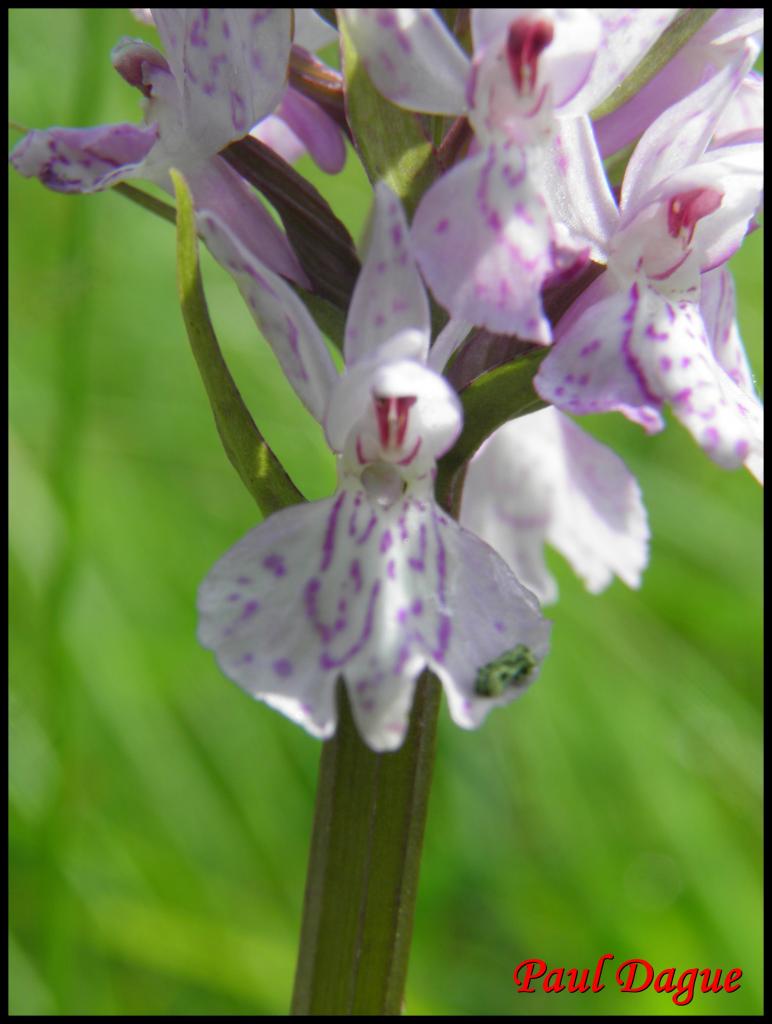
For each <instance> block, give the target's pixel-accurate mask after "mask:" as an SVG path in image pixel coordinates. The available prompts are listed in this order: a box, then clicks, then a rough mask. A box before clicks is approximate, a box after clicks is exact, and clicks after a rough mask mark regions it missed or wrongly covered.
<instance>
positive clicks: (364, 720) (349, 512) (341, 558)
mask: <svg viewBox="0 0 772 1024" xmlns="http://www.w3.org/2000/svg"><path fill="white" fill-rule="evenodd" d="M199 227H200V230H201V232H202V234H203V236H204V238H205V239H206V240H207V244H208V246H209V248H210V250H211V251H212V252H213V253H214V255H215V257H216V258H217V259H218V260H219V262H220V263H222V264H223V265H224V266H225V267H226V268H227V269H228V270H229V271H230V272H231V273H232V274H233V276H234V277H235V279H236V281H237V283H238V285H239V288H240V289H241V292H242V294H243V295H244V298H245V299H246V301H247V303H248V304H249V306H250V308H251V310H252V312H253V314H254V316H255V318H256V320H257V322H258V325H259V326H260V328H261V330H262V332H263V334H264V335H265V337H266V338H267V339H268V340H269V342H270V343H271V345H272V346H273V349H274V351H275V353H276V355H277V357H278V358H279V360H280V362H281V364H282V366H283V368H284V370H285V372H286V373H287V375H288V377H289V379H290V381H291V383H292V384H293V386H294V387H295V389H296V391H297V393H298V395H299V396H300V398H301V399H302V400H303V401H304V402H305V404H306V405H307V407H308V408H309V410H310V411H311V412H312V413H313V414H314V415H315V416H316V417H317V419H319V420H320V421H321V422H323V423H324V427H325V431H326V434H327V439H328V441H329V444H330V447H331V448H332V449H333V451H335V452H336V453H338V456H339V458H338V466H339V486H338V490H337V492H336V493H335V494H334V495H333V496H332V497H330V498H327V499H326V500H324V501H317V502H313V503H311V504H306V505H298V506H295V507H292V508H288V509H285V510H283V511H280V512H277V513H275V514H274V515H272V516H270V517H269V518H268V519H266V520H265V522H263V523H261V524H260V525H259V526H258V527H256V528H255V529H254V530H253V531H252V532H251V533H249V534H248V535H247V536H246V537H245V538H244V539H243V540H242V541H240V542H239V543H238V544H237V545H236V546H235V547H234V548H233V549H232V550H231V551H229V552H228V553H227V554H226V555H225V556H224V557H223V558H222V559H221V560H220V561H219V562H218V563H217V564H216V565H215V567H214V568H213V569H212V571H211V572H210V573H209V575H208V576H207V578H206V579H205V581H204V582H203V584H202V585H201V588H200V591H199V602H198V608H199V634H198V635H199V639H200V641H201V643H202V644H204V646H206V647H209V648H211V649H213V650H214V651H215V653H216V655H217V659H218V662H219V664H220V666H221V668H222V669H223V671H224V672H225V674H226V675H228V676H229V677H230V678H232V679H234V680H235V681H236V682H237V683H238V684H239V685H240V686H242V687H243V688H244V689H245V690H247V691H248V692H249V693H251V694H252V695H253V696H255V697H258V698H259V699H261V700H264V701H265V702H266V703H268V704H270V705H271V706H273V707H275V708H277V709H278V710H280V711H282V712H283V713H284V714H286V715H288V716H289V717H290V718H292V719H293V720H294V721H296V722H298V723H300V724H301V725H302V726H304V728H306V729H307V730H308V731H309V732H311V733H312V734H313V735H315V736H319V737H328V736H330V735H331V734H332V733H333V732H334V730H335V724H336V707H335V685H336V681H337V679H338V677H339V676H342V677H343V679H344V680H345V683H346V686H347V688H348V693H349V697H350V700H351V705H352V708H353V713H354V717H355V720H356V722H357V725H358V728H359V730H360V732H361V734H362V736H363V737H364V739H365V740H366V742H367V743H368V744H369V745H370V746H371V747H372V748H373V749H374V750H392V749H395V748H396V747H398V746H399V745H400V744H401V743H402V740H403V738H404V736H405V732H406V729H407V722H408V716H409V712H410V707H411V704H412V699H413V692H414V688H415V683H416V680H417V678H418V676H419V675H420V673H421V672H422V671H423V670H424V669H425V668H427V667H428V668H431V669H432V670H433V671H434V672H435V673H436V674H437V676H438V677H439V678H440V680H441V681H442V683H443V686H444V688H445V692H446V694H447V697H448V703H449V707H450V713H451V715H452V717H453V719H454V720H455V721H456V722H457V723H458V724H459V725H461V726H464V727H466V728H472V727H474V726H477V725H479V724H480V722H481V721H482V719H483V718H484V717H485V715H486V714H487V712H488V711H489V710H490V708H491V707H495V706H499V705H502V704H505V703H508V702H509V701H511V700H512V699H514V698H515V697H516V696H518V695H519V693H521V692H522V690H523V689H524V688H525V687H526V686H527V684H528V683H530V682H532V681H533V679H534V678H535V677H536V675H537V674H538V663H539V662H540V661H541V660H542V658H543V657H544V655H545V654H546V652H547V648H548V639H549V623H547V622H546V621H545V620H544V619H543V618H542V616H541V614H540V611H539V605H538V602H537V600H536V598H535V597H534V596H533V595H532V594H531V593H530V591H528V590H526V589H525V588H524V587H523V586H522V585H521V584H520V583H519V582H518V580H517V579H516V578H515V576H514V575H513V573H512V572H511V570H510V569H509V568H508V567H507V565H506V564H505V563H504V562H503V561H502V559H501V558H500V557H499V556H498V555H497V554H496V553H495V552H494V551H493V550H492V549H491V548H490V547H488V546H487V544H484V543H483V542H482V541H481V540H480V539H479V538H478V537H476V536H475V535H474V534H472V533H470V532H469V531H467V530H465V529H463V528H462V527H460V526H459V525H458V523H456V522H455V521H454V520H453V519H451V518H450V517H449V516H448V515H447V514H446V513H445V512H444V511H443V510H442V509H441V508H440V507H439V506H438V505H437V503H436V501H435V499H434V476H435V464H436V460H437V458H438V457H439V456H440V455H442V453H443V452H445V451H446V450H447V449H448V448H449V447H450V446H451V445H452V444H453V442H454V441H455V439H456V437H457V436H458V433H459V431H460V429H461V419H462V417H461V409H460V405H459V402H458V398H457V396H456V394H455V392H454V391H453V389H452V388H451V387H450V386H449V385H448V384H447V382H446V381H445V380H444V378H442V377H441V376H440V375H439V374H437V373H435V372H434V371H433V370H431V369H429V368H428V367H427V365H426V360H427V355H428V350H429V340H430V328H429V324H430V320H429V308H428V303H427V298H426V293H425V291H424V288H423V285H422V283H421V280H420V278H419V276H418V273H417V270H416V267H415V263H414V260H413V255H412V251H411V248H410V236H409V232H408V227H407V223H406V221H405V217H404V214H403V212H402V208H401V206H400V204H399V202H398V200H397V199H396V197H395V196H394V195H393V194H392V193H391V192H390V191H389V190H388V188H387V187H386V186H385V185H380V186H378V187H377V189H376V198H375V208H374V214H373V222H372V224H371V228H370V231H369V235H368V245H367V250H366V253H365V259H364V263H363V267H362V271H361V274H360V276H359V279H358V281H357V285H356V288H355V291H354V295H353V298H352V303H351V308H350V311H349V316H348V320H347V324H346V333H345V344H344V351H345V357H346V370H345V372H344V373H343V375H338V373H337V372H336V370H335V368H334V365H333V362H332V359H331V358H330V355H329V353H328V351H327V348H326V346H325V343H324V340H323V338H322V336H321V334H320V333H319V331H318V329H317V327H316V325H315V324H314V322H313V320H312V319H311V317H310V316H309V314H308V312H307V310H306V309H305V307H304V306H303V304H302V303H301V302H300V301H299V300H298V299H297V297H296V296H295V295H294V293H293V292H292V290H291V289H290V288H288V286H287V285H285V284H284V282H282V281H281V280H280V279H279V278H278V277H277V276H276V275H274V274H272V273H271V272H270V271H268V270H266V269H265V268H264V267H262V266H261V265H260V264H259V263H258V262H257V261H256V260H255V259H254V257H253V256H251V255H250V254H249V253H248V252H247V251H246V250H245V249H244V247H243V246H241V245H240V243H239V242H238V240H237V239H236V238H235V237H234V236H233V234H232V233H231V232H230V231H229V230H228V228H227V227H226V226H225V225H224V224H222V222H220V221H219V220H218V219H217V217H216V216H215V215H212V214H209V213H207V212H204V213H201V214H200V215H199ZM234 595H236V597H235V598H234ZM523 648H527V651H528V654H527V655H525V654H524V653H523ZM515 649H517V650H518V657H519V660H518V665H520V664H521V663H522V664H525V665H527V670H519V671H518V672H517V673H514V672H513V673H512V685H511V686H509V687H504V688H503V692H502V691H500V690H499V691H497V692H495V693H494V692H488V691H486V689H485V686H484V685H481V682H480V680H481V679H482V681H483V684H484V683H485V680H486V679H487V676H486V674H485V671H484V670H485V667H486V666H489V665H490V663H492V662H494V661H497V660H498V659H500V658H501V657H502V656H504V655H507V653H508V652H512V651H513V650H515ZM481 670H483V671H482V672H481ZM497 678H498V677H497Z"/></svg>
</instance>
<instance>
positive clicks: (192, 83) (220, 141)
mask: <svg viewBox="0 0 772 1024" xmlns="http://www.w3.org/2000/svg"><path fill="white" fill-rule="evenodd" d="M154 17H155V21H156V24H157V26H158V32H159V34H160V36H161V39H162V40H163V43H164V48H165V50H166V53H167V55H168V58H169V64H170V66H171V68H172V70H173V72H174V76H175V78H176V79H177V82H178V83H179V85H180V89H181V92H182V96H183V113H184V119H185V124H186V126H187V130H188V132H189V133H190V135H191V136H192V137H193V139H194V140H195V145H196V149H197V151H198V152H199V153H200V155H201V156H211V155H213V154H214V153H216V152H217V151H218V150H220V149H222V148H223V147H224V146H226V145H227V144H228V143H229V142H232V141H233V140H234V139H238V138H241V137H242V136H244V135H246V134H247V133H248V132H249V131H250V129H251V128H252V127H253V126H254V125H255V124H256V123H257V122H258V121H260V120H261V119H262V118H263V117H266V116H267V115H268V114H270V113H271V112H272V110H273V109H274V107H275V106H276V104H277V103H278V101H279V99H280V98H281V95H282V93H283V91H284V88H285V85H286V75H287V62H288V60H289V53H290V47H291V38H290V28H291V11H290V9H289V8H227V9H218V8H157V9H156V8H154Z"/></svg>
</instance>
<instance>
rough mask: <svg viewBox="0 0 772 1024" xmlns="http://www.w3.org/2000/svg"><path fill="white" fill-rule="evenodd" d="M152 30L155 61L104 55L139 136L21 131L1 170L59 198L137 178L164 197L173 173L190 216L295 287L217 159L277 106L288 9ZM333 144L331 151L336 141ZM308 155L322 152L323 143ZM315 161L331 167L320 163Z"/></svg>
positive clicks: (274, 235)
mask: <svg viewBox="0 0 772 1024" xmlns="http://www.w3.org/2000/svg"><path fill="white" fill-rule="evenodd" d="M152 19H153V22H154V23H155V25H156V27H157V29H158V32H159V35H160V37H161V40H162V42H163V45H164V50H165V54H166V55H164V54H163V53H161V52H159V51H158V50H157V49H155V47H153V46H150V44H149V43H145V42H143V41H142V40H137V39H129V38H124V39H122V40H121V41H120V42H119V43H118V44H117V45H116V46H115V48H114V49H113V51H112V61H113V65H114V67H115V69H116V71H118V72H119V73H120V74H121V75H122V76H123V77H124V78H125V79H126V81H127V82H129V84H130V85H133V86H136V88H138V89H139V90H140V91H141V92H142V94H143V97H144V98H143V101H142V102H143V108H144V124H143V125H141V126H137V125H133V124H112V125H100V126H98V127H95V128H49V129H47V130H44V131H32V132H29V133H28V134H27V135H26V136H25V137H24V138H23V139H22V140H21V142H19V143H18V145H17V146H16V147H15V148H14V150H13V152H12V153H11V158H10V159H11V163H12V164H13V166H14V167H15V168H16V170H17V171H19V172H20V173H21V174H23V175H25V176H26V177H37V178H39V179H40V181H41V182H42V183H43V184H44V185H47V186H48V187H49V188H51V189H54V190H56V191H59V192H97V191H101V190H102V189H106V188H109V187H111V186H112V185H115V184H117V183H118V182H120V181H125V180H127V179H131V178H141V179H144V180H147V181H152V182H154V183H155V184H156V185H158V186H160V187H161V188H163V189H165V190H166V191H167V192H169V193H172V192H173V189H172V186H171V181H170V178H169V170H170V169H171V168H172V167H176V168H177V169H178V170H180V171H182V172H183V174H184V175H185V178H186V180H187V182H188V184H189V186H190V189H191V192H192V194H193V198H194V202H195V204H196V207H197V209H208V210H211V211H213V212H215V213H216V214H217V216H218V217H219V218H220V219H221V220H222V221H223V222H224V223H226V224H227V225H228V226H229V227H230V229H231V230H232V231H233V232H235V234H236V235H237V237H238V238H239V239H240V240H241V241H242V243H243V244H244V245H246V246H248V247H249V248H250V250H251V251H252V252H254V253H255V255H257V256H258V258H259V259H260V260H261V261H262V262H263V263H265V264H266V265H267V266H269V267H270V268H271V269H272V270H274V271H275V272H276V273H279V274H283V275H284V276H285V277H287V278H289V279H291V280H293V281H296V282H298V283H299V284H303V285H307V284H308V281H307V278H306V276H305V273H304V272H303V270H302V269H301V267H300V264H299V263H298V260H297V257H296V256H295V254H294V252H293V250H292V248H291V246H290V244H289V242H288V240H287V238H286V236H285V235H284V234H283V232H282V231H281V230H280V229H279V228H278V227H277V226H276V224H275V222H274V221H273V218H272V217H271V215H270V214H269V212H268V211H267V209H266V208H265V207H264V206H263V203H262V202H261V201H260V199H259V197H258V196H257V195H256V194H255V192H254V191H253V190H252V189H251V188H249V186H247V184H246V183H245V182H244V181H243V180H242V179H241V178H240V177H239V175H238V174H237V173H236V172H235V171H234V170H233V169H232V168H231V167H229V166H228V164H227V163H226V162H225V160H223V159H222V158H221V157H219V156H218V155H217V154H218V152H219V151H220V150H221V149H223V148H224V147H225V146H227V145H228V144H229V143H231V142H233V141H235V140H236V139H239V138H242V137H243V136H245V135H247V134H248V133H249V132H250V130H251V129H252V128H253V127H254V126H255V124H257V123H258V122H260V121H261V120H263V119H264V118H266V117H267V116H268V115H270V114H271V113H272V112H273V111H274V110H275V109H276V108H277V105H278V104H279V102H280V101H281V100H282V97H283V96H285V92H286V80H287V63H288V60H289V56H290V48H291V45H292V37H291V32H292V11H291V9H289V8H228V9H217V8H210V9H203V8H202V9H193V8H155V9H153V11H152ZM306 103H308V101H306ZM292 104H294V106H295V107H298V105H299V104H301V105H302V101H297V102H295V100H294V99H293V100H292V101H291V102H290V105H292ZM303 109H304V113H303V115H302V116H304V117H305V121H306V122H308V121H309V116H310V115H309V112H308V110H307V109H305V107H304V108H303ZM318 113H319V117H320V118H325V119H326V116H325V115H323V114H322V113H321V111H319V112H318ZM298 116H301V115H300V114H299V115H298ZM308 127H309V130H308V131H307V132H306V138H308V139H310V138H311V137H312V136H313V132H312V131H311V127H310V125H309V126H308ZM335 132H336V134H337V135H338V136H339V135H340V132H339V131H338V129H337V128H335ZM324 138H325V139H326V138H327V136H326V135H325V136H324ZM338 144H339V145H340V146H341V147H342V146H343V143H342V140H340V139H339V140H338ZM320 147H321V148H322V149H325V147H326V149H327V150H329V145H328V144H327V143H325V144H324V145H322V143H320ZM344 154H345V150H344ZM327 159H328V164H329V165H330V166H332V165H334V163H335V159H334V156H333V155H331V153H330V155H328V158H327ZM341 166H342V163H341ZM336 169H340V168H339V167H337V168H336Z"/></svg>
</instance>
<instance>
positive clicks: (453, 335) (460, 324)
mask: <svg viewBox="0 0 772 1024" xmlns="http://www.w3.org/2000/svg"><path fill="white" fill-rule="evenodd" d="M471 329H472V325H471V324H470V323H468V321H466V320H455V319H453V320H448V322H447V323H446V324H445V326H444V327H443V328H442V330H441V331H440V333H439V334H438V335H437V337H436V338H435V339H434V343H433V345H432V347H431V350H430V352H429V358H428V361H427V365H428V366H430V367H431V369H432V370H436V371H437V373H442V371H443V370H444V369H445V367H446V365H447V362H448V360H449V359H450V357H451V356H452V355H453V353H454V352H455V351H456V349H457V348H459V346H460V345H461V344H462V342H463V341H464V339H465V338H466V336H467V335H468V334H469V332H470V331H471Z"/></svg>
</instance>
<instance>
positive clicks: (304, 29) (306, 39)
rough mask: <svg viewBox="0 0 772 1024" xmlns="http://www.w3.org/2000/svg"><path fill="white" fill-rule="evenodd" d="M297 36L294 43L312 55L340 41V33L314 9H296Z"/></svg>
mask: <svg viewBox="0 0 772 1024" xmlns="http://www.w3.org/2000/svg"><path fill="white" fill-rule="evenodd" d="M294 12H295V34H294V37H293V40H292V41H293V42H294V43H295V45H296V46H302V47H304V48H305V49H306V50H310V51H311V53H315V52H316V51H317V50H321V49H322V47H324V46H329V44H330V43H334V42H336V41H337V39H338V33H337V32H336V31H335V29H334V28H333V27H332V25H330V24H329V23H328V22H326V21H325V20H324V18H323V17H321V15H319V14H317V13H316V11H315V10H314V9H313V8H312V7H295V8H294Z"/></svg>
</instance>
